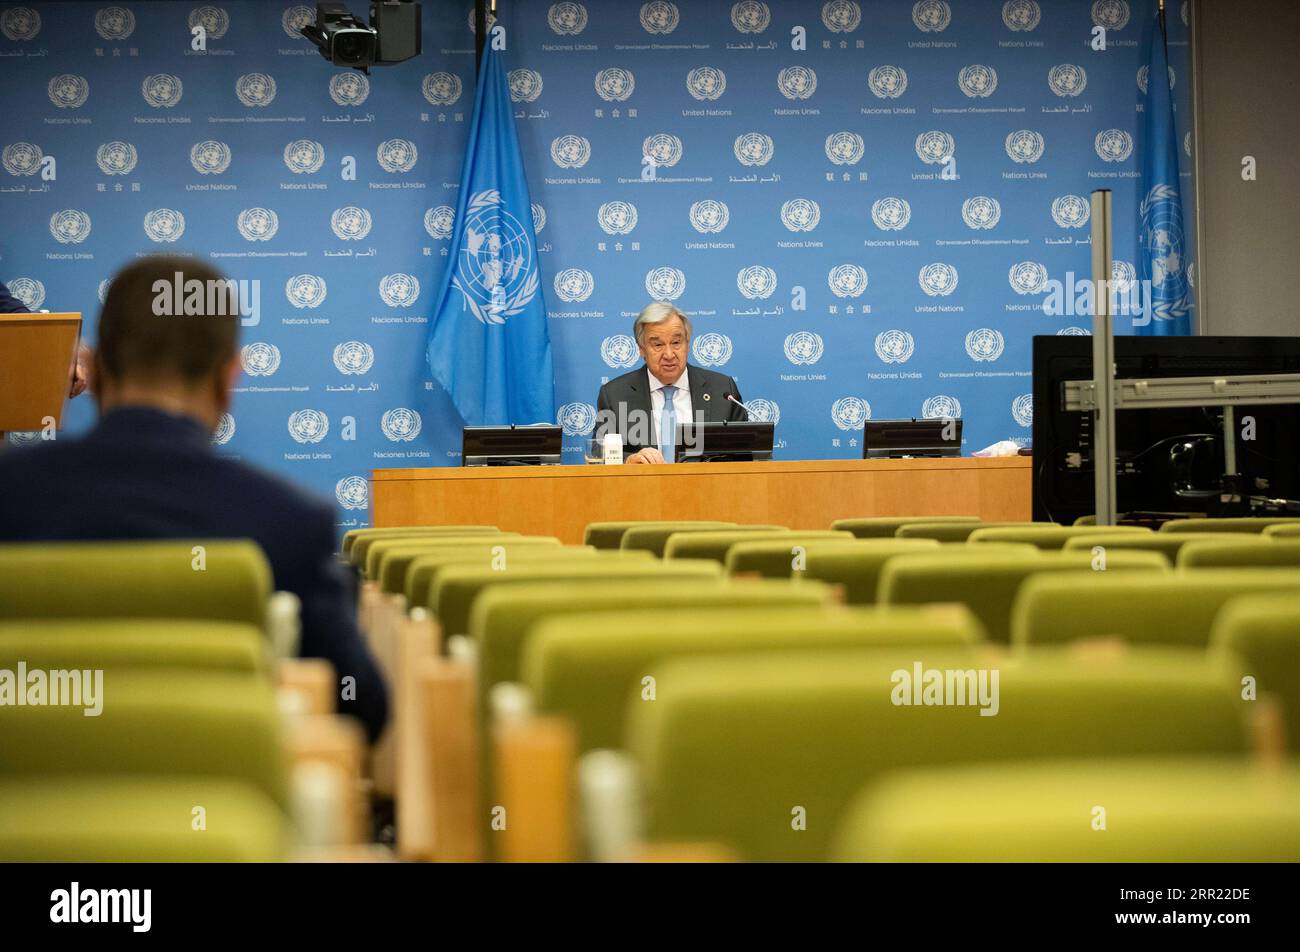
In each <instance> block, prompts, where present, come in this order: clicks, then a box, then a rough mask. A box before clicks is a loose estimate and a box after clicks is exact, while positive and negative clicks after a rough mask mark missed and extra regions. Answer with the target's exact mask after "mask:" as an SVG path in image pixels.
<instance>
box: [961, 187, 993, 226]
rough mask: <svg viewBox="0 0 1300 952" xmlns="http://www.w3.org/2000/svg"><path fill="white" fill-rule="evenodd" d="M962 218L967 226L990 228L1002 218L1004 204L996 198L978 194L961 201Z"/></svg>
mask: <svg viewBox="0 0 1300 952" xmlns="http://www.w3.org/2000/svg"><path fill="white" fill-rule="evenodd" d="M961 220H962V221H964V222H965V223H966V227H967V228H974V229H976V230H980V229H985V230H987V229H990V228H993V227H994V226H996V225H997V223H998V222H999V221H1001V220H1002V204H1001V203H1000V202H999V201H998V200H997V199H996V198H989V197H988V196H986V195H976V196H975V197H974V198H968V199H966V201H964V202H962V203H961Z"/></svg>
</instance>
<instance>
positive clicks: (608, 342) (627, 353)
mask: <svg viewBox="0 0 1300 952" xmlns="http://www.w3.org/2000/svg"><path fill="white" fill-rule="evenodd" d="M557 280H558V279H557ZM600 359H601V360H603V361H605V364H606V365H607V366H610V367H613V368H614V369H616V370H617V369H619V368H626V367H635V366H636V361H637V346H636V341H635V340H633V339H632V338H631V337H629V336H628V335H627V334H615V335H614V336H613V337H606V338H605V339H604V340H603V341H601V342H600Z"/></svg>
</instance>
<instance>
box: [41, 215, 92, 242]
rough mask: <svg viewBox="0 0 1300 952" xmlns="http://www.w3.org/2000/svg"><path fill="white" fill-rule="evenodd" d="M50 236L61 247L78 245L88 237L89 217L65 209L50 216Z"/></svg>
mask: <svg viewBox="0 0 1300 952" xmlns="http://www.w3.org/2000/svg"><path fill="white" fill-rule="evenodd" d="M50 234H51V235H53V236H54V240H55V241H57V242H58V243H59V244H61V245H79V244H81V243H82V242H83V241H85V240H86V239H87V238H88V237H90V216H89V215H87V214H86V213H85V212H82V211H78V210H77V209H75V208H65V209H64V210H63V211H61V212H55V213H54V214H53V215H51V216H50Z"/></svg>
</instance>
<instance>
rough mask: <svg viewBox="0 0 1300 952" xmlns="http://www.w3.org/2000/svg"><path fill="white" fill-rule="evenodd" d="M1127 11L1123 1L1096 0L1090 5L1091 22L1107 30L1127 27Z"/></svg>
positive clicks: (1126, 5)
mask: <svg viewBox="0 0 1300 952" xmlns="http://www.w3.org/2000/svg"><path fill="white" fill-rule="evenodd" d="M1128 20H1129V9H1128V4H1127V3H1126V2H1125V0H1097V2H1096V3H1094V4H1093V5H1092V22H1093V23H1095V24H1096V25H1097V26H1101V27H1105V28H1106V29H1107V30H1122V29H1124V27H1126V26H1128Z"/></svg>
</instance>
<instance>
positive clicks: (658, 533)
mask: <svg viewBox="0 0 1300 952" xmlns="http://www.w3.org/2000/svg"><path fill="white" fill-rule="evenodd" d="M725 528H727V529H729V530H730V531H732V532H766V533H772V532H781V531H787V532H788V531H789V530H788V529H786V528H785V526H767V525H762V526H759V525H752V526H751V525H739V526H727V527H725ZM716 530H717V527H715V526H701V525H695V526H682V525H677V526H673V525H662V526H635V527H633V528H631V529H628V530H627V532H625V533H623V541H622V542H620V543H619V548H620V549H621V550H623V551H624V552H627V551H629V550H632V551H645V552H652V553H654V555H656V556H657V557H659V558H663V555H664V549H666V548H667V546H668V539H669V538H670V537H671V536H673V535H675V534H677V533H686V532H714V531H716Z"/></svg>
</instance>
